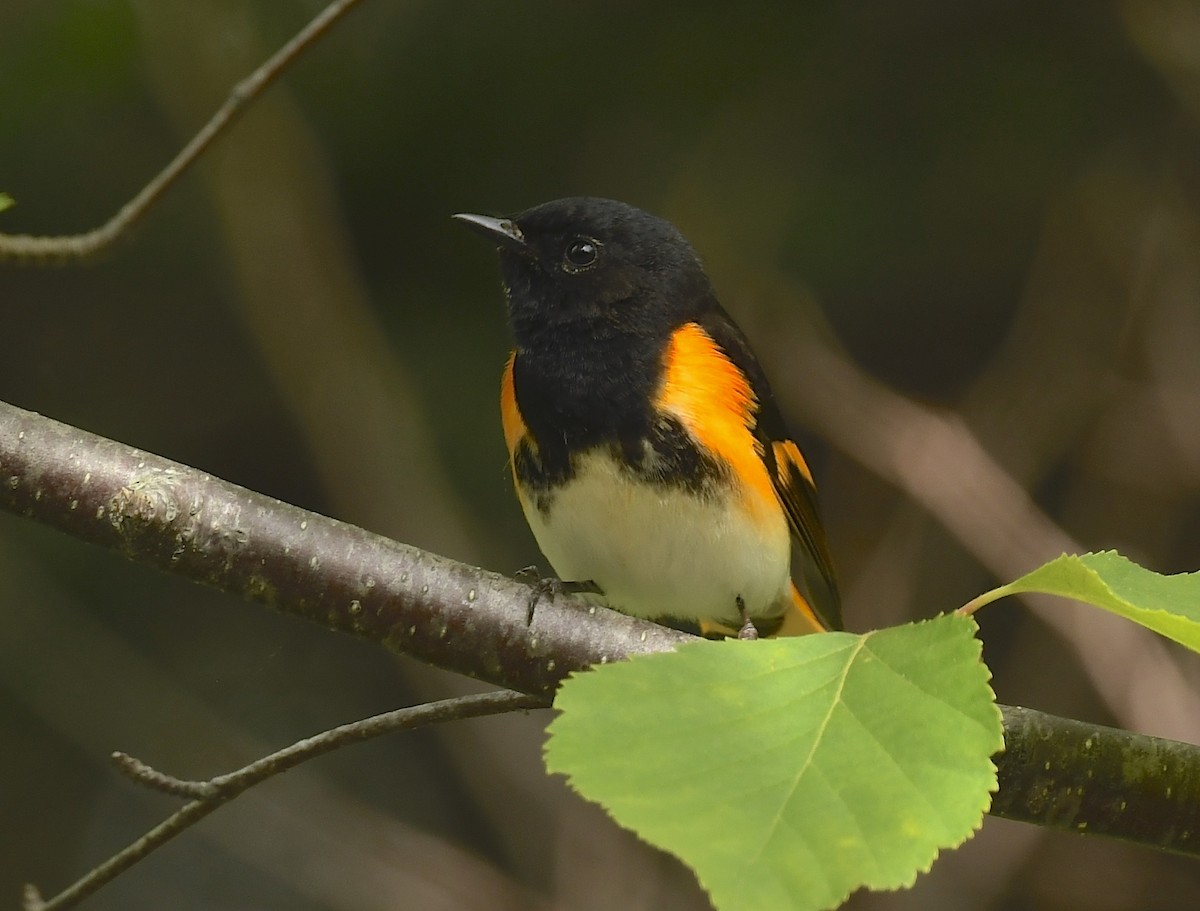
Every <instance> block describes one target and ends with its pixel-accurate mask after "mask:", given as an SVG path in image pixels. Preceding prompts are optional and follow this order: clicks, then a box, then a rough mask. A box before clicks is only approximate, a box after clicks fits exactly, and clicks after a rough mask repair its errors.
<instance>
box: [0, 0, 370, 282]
mask: <svg viewBox="0 0 1200 911" xmlns="http://www.w3.org/2000/svg"><path fill="white" fill-rule="evenodd" d="M359 2H360V0H334V2H332V3H330V4H329V5H328V6H326V7H325V8H324V9H323V10H321V12H320V13H318V14H317V15H316V17H315V18H313V20H312V21H311V22H309V23H308V25H306V26H305V27H304V28H303V29H301V30H300V31H299V32H297V33H296V34H295V35H294V36H293V37H292V39H291V40H290V41H288V42H287V43H286V44H284V45H283V46H282V47H281V48H279V50H277V51H276V52H275V53H274V54H272V55H271V56H270V57H269V58H268V59H267V60H266V62H264V63H263V64H262V65H261V66H259V67H258V69H256V70H254V72H252V73H251V74H250V75H249V76H247V77H246V78H245V79H243V80H242V81H241V82H239V83H238V84H237V85H235V86H234V87H233V90H232V91H231V92H230V93H229V97H228V98H226V99H225V103H224V104H222V105H221V106H220V107H219V108H218V109H217V111H216V113H214V114H213V115H212V117H211V118H210V119H209V121H208V123H206V124H205V125H204V126H203V127H201V128H200V130H199V132H197V133H196V135H195V136H193V137H192V139H191V141H189V142H188V144H187V145H185V146H184V147H183V148H182V149H181V150H180V151H179V154H177V155H176V156H175V158H174V159H172V160H171V162H170V164H168V165H167V166H166V167H165V168H163V170H162V171H160V172H159V173H158V175H157V176H156V177H155V178H154V179H153V180H151V181H150V182H149V183H148V184H146V185H145V186H144V187H142V189H141V190H140V191H139V192H138V193H137V195H136V196H134V197H133V199H131V200H129V202H127V203H125V205H123V206H122V207H121V208H120V209H119V210H118V211H117V213H116V215H114V216H113V217H112V218H110V219H109V220H108V221H107V222H105V223H104V224H103V225H101V226H100V227H99V228H95V229H93V230H91V231H87V232H85V233H83V234H64V235H55V236H50V237H38V236H33V235H30V234H0V260H6V259H11V260H15V261H18V262H22V263H28V264H30V265H50V264H62V263H69V262H74V261H79V260H83V259H85V258H87V257H90V256H94V255H96V254H97V253H100V252H101V251H103V250H105V249H106V248H108V247H109V246H111V245H112V244H113V243H114V242H115V241H116V240H117V239H118V238H120V237H121V235H123V234H124V233H125V232H127V231H128V230H129V229H130V228H132V227H133V226H134V225H135V224H136V223H137V222H138V221H139V220H140V219H141V218H142V217H143V216H144V215H145V214H146V212H147V211H148V210H149V209H150V207H151V206H152V205H153V204H154V203H155V202H157V201H158V199H159V198H160V197H161V196H162V195H163V194H164V193H165V192H166V191H167V190H168V189H169V188H170V187H171V186H172V185H173V184H174V183H175V181H176V180H178V179H179V178H180V177H181V176H182V175H183V173H184V172H185V171H187V169H188V168H190V167H191V166H192V165H193V164H195V163H196V161H197V159H199V158H200V156H201V155H203V154H204V152H205V150H207V149H208V147H209V146H210V145H212V143H213V142H214V141H215V140H216V139H217V137H219V136H220V135H221V134H222V133H223V132H224V131H225V130H226V129H227V128H228V127H229V126H230V125H231V124H232V123H233V122H234V121H235V120H236V119H237V118H238V117H239V116H240V115H241V114H243V113H244V112H245V110H246V108H247V107H248V106H249V105H250V103H251V102H253V101H254V99H256V98H257V97H258V96H259V95H261V94H262V93H263V92H264V91H265V90H266V89H267V88H268V87H269V86H270V85H271V84H272V83H273V82H274V81H275V80H276V79H278V78H279V75H280V74H281V73H282V72H283V71H284V70H285V69H286V68H287V67H288V66H289V65H290V64H292V63H293V62H294V61H295V60H296V59H297V58H298V57H299V56H300V55H301V54H302V53H303V52H304V51H305V50H307V49H308V48H309V47H310V46H311V45H312V44H313V43H315V42H316V41H317V39H319V38H320V37H321V36H322V35H324V34H325V33H326V32H327V31H329V29H330V28H332V27H333V25H334V24H335V23H336V22H337V21H338V20H339V19H341V18H342V17H343V16H345V15H346V13H348V12H349V11H350V10H351V9H353V8H354V7H355V6H357V5H358V3H359Z"/></svg>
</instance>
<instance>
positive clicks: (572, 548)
mask: <svg viewBox="0 0 1200 911" xmlns="http://www.w3.org/2000/svg"><path fill="white" fill-rule="evenodd" d="M730 499H737V498H730ZM521 505H522V507H523V508H524V510H525V518H526V519H527V520H528V522H529V526H530V528H531V529H532V530H533V534H534V537H535V538H537V542H538V546H539V547H541V549H542V553H543V554H545V555H546V559H547V560H549V561H550V565H551V566H553V567H554V572H555V573H556V574H557V575H558V577H559V578H561V579H563V580H566V581H575V582H583V581H589V580H590V581H594V582H595V583H596V584H597V585H599V586H600V588H601V589H602V590H603V592H604V598H603V600H604V601H605V602H606V603H608V604H609V605H610V606H612V607H614V608H616V609H617V610H620V611H623V612H624V613H627V614H634V615H635V616H639V617H652V618H654V617H676V618H679V619H684V620H701V619H706V620H714V619H716V620H724V621H725V622H726V623H729V624H732V625H733V626H734V627H735V628H736V626H737V625H738V622H739V621H738V619H737V618H738V610H737V598H738V597H739V596H740V597H741V598H742V599H743V602H744V604H745V606H746V610H747V612H748V613H749V615H750V616H751V617H773V616H778V615H780V614H781V613H782V612H783V610H784V609H785V607H786V605H787V603H788V592H789V588H788V586H789V585H790V575H789V562H790V556H791V545H790V541H789V537H788V528H787V522H786V519H785V518H784V515H783V511H782V510H777V511H776V510H769V511H768V514H771V515H774V513H775V512H778V516H777V519H775V520H773V521H768V522H764V521H763V519H762V518H761V516H762V514H763V511H762V510H760V511H759V516H757V517H756V516H754V515H752V514H751V513H750V511H748V510H743V509H739V508H736V507H730V506H724V505H722V504H720V503H718V502H715V501H714V500H712V499H707V498H704V497H701V496H698V495H696V494H694V493H690V492H688V491H686V490H683V489H680V488H677V487H670V486H665V485H658V484H651V483H647V482H644V481H640V480H638V479H637V478H636V477H635V476H633V475H630V474H628V473H626V472H622V471H621V470H620V469H619V468H618V466H617V465H616V463H615V462H613V460H612V459H611V458H610V457H609V456H608V454H607V453H606V452H605V451H604V450H595V451H593V452H591V453H588V454H587V455H585V456H583V457H581V458H580V459H579V460H578V462H577V465H576V474H575V477H574V478H573V479H572V480H571V483H570V484H569V485H568V486H567V487H566V488H565V489H563V490H560V491H557V492H556V493H555V494H554V496H553V500H552V502H551V505H550V508H549V511H548V512H541V511H539V510H538V508H537V507H536V506H535V505H534V503H533V502H532V501H531V500H530V498H528V497H525V496H522V497H521Z"/></svg>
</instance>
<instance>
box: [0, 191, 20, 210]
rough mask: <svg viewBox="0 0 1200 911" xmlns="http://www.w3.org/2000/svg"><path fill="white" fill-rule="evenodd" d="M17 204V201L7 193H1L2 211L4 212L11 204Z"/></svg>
mask: <svg viewBox="0 0 1200 911" xmlns="http://www.w3.org/2000/svg"><path fill="white" fill-rule="evenodd" d="M16 204H17V201H16V200H15V199H13V198H12V197H11V196H9V195H8V194H7V193H0V212H3V211H4V210H5V209H7V208H9V207H10V206H15V205H16Z"/></svg>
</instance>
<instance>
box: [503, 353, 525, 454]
mask: <svg viewBox="0 0 1200 911" xmlns="http://www.w3.org/2000/svg"><path fill="white" fill-rule="evenodd" d="M516 359H517V352H515V351H514V352H513V353H512V354H510V355H509V356H508V363H507V364H505V365H504V374H503V375H502V376H501V377H500V422H501V424H503V425H504V444H505V445H506V446H507V447H508V458H509V461H512V456H513V453H515V452H516V451H517V444H518V443H520V442H521V438H522V437H524V436H525V435H526V434H527V433H529V428H528V427H526V426H525V419H524V418H523V417H521V409H520V408H519V407H518V406H517V393H516V390H515V389H514V388H513V362H514V361H515V360H516Z"/></svg>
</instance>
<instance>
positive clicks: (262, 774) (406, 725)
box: [24, 690, 549, 911]
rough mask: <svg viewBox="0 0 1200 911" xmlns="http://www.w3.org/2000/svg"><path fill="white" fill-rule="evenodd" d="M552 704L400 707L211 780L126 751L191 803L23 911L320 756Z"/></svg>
mask: <svg viewBox="0 0 1200 911" xmlns="http://www.w3.org/2000/svg"><path fill="white" fill-rule="evenodd" d="M548 704H549V703H548V702H547V701H546V700H545V699H542V698H541V697H538V696H529V695H526V694H524V693H517V692H514V691H512V690H499V691H497V692H492V693H480V694H478V695H474V696H460V697H457V698H455V699H443V700H441V701H440V702H430V703H427V704H425V705H417V706H412V707H410V708H403V709H396V710H395V711H392V712H385V713H383V714H382V715H374V716H372V717H370V718H364V719H362V720H361V721H355V722H351V723H350V724H343V725H339V726H338V727H336V728H331V729H330V730H328V731H323V732H322V733H320V734H317V735H315V736H313V737H306V738H305V739H304V740H300V741H297V742H296V743H294V744H292V745H291V746H289V747H285V748H284V749H282V750H279V751H277V752H275V753H272V754H270V755H269V756H264V757H262V758H261V759H257V760H255V761H254V762H252V763H250V764H249V765H247V766H243V767H242V768H240V769H237V770H236V771H233V772H229V773H226V774H224V775H218V776H216V777H215V778H210V779H209V780H207V781H181V780H180V779H178V778H175V777H174V776H171V775H167V774H164V773H162V772H160V771H158V770H157V769H153V768H151V767H150V766H148V765H146V764H145V763H143V762H141V761H140V760H137V759H135V758H133V757H132V756H129V755H127V754H125V753H114V754H113V757H112V758H113V761H114V762H115V763H116V765H117V768H118V769H120V770H121V771H122V772H123V773H125V774H126V775H128V776H129V777H130V778H132V779H133V780H134V781H136V782H138V783H139V784H142V785H145V786H146V787H149V788H153V789H154V790H156V791H162V792H163V793H166V794H171V795H172V796H175V797H184V798H189V802H188V803H186V804H184V806H182V807H180V808H179V809H178V810H176V811H175V812H174V813H172V814H171V815H170V816H168V817H167V818H166V819H165V820H163V821H162V822H161V823H159V824H158V825H157V826H155V827H154V828H153V829H151V830H150V831H149V832H147V833H146V834H145V835H143V836H142V837H141V838H139V839H137V840H136V841H134V842H132V843H131V844H130V845H128V846H127V847H126V848H124V849H123V850H121V851H119V852H117V853H116V854H114V855H113V856H112V857H110V858H109V859H108V860H106V861H105V862H104V863H102V864H100V865H99V866H97V867H94V868H93V869H92V870H91V871H90V872H88V874H87V875H86V876H84V877H82V878H81V879H79V880H78V881H77V882H75V883H74V884H72V885H71V886H70V887H68V888H66V889H64V890H63V891H62V892H60V893H59V894H58V895H56V896H54V897H53V898H51V899H48V900H43V899H42V897H41V894H40V893H39V892H38V890H37V888H36V887H35V886H32V885H27V886H26V887H25V895H24V908H25V911H61V909H64V908H71V907H74V906H75V905H77V904H79V902H81V901H83V899H85V898H87V897H88V896H89V895H91V894H93V893H94V892H96V890H98V889H99V888H101V887H102V886H104V885H105V884H106V883H108V882H111V881H112V880H113V879H115V878H116V877H117V876H119V875H120V874H121V873H123V872H125V870H127V869H129V868H130V867H132V866H133V865H134V864H136V863H137V862H138V861H139V860H142V859H143V858H145V857H146V856H148V855H149V854H151V853H152V852H153V851H155V850H156V849H158V848H160V847H162V846H163V845H164V844H166V843H167V842H168V841H170V840H171V839H172V838H174V837H175V836H176V835H179V834H180V833H181V832H183V831H184V830H186V829H188V828H190V827H191V826H193V825H195V824H196V823H198V822H199V821H200V820H201V819H203V818H204V817H205V816H207V815H208V814H210V813H212V812H213V811H214V810H216V809H217V808H218V807H220V806H222V805H223V804H225V803H228V802H229V801H230V800H232V799H233V798H235V797H237V796H238V795H239V794H241V793H242V792H244V791H246V790H248V789H249V788H252V787H253V786H254V785H256V784H259V783H260V782H263V781H266V780H267V779H268V778H271V777H273V776H275V775H279V774H281V773H283V772H286V771H287V770H288V769H291V768H293V767H295V766H297V765H299V764H300V763H302V762H306V761H307V760H309V759H312V758H313V757H315V756H320V755H321V754H322V753H328V752H330V751H331V750H336V749H337V748H339V747H342V746H345V745H347V744H350V743H358V742H359V741H362V740H369V739H371V738H372V737H379V736H381V735H383V734H392V733H395V732H397V731H409V730H412V729H414V728H419V727H424V726H426V725H431V724H440V723H442V722H445V721H458V720H461V719H465V718H478V717H480V716H482V715H497V714H501V713H503V712H513V711H520V710H521V709H535V708H544V707H546V706H547V705H548Z"/></svg>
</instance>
